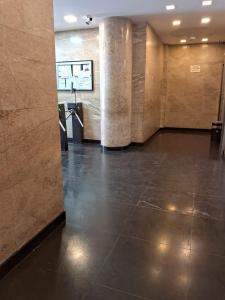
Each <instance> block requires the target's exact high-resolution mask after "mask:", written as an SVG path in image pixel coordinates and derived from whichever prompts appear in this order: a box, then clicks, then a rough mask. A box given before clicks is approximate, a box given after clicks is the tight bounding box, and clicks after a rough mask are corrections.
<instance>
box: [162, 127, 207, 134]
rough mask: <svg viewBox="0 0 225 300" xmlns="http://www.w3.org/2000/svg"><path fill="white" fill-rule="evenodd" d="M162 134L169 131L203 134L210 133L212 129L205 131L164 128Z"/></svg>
mask: <svg viewBox="0 0 225 300" xmlns="http://www.w3.org/2000/svg"><path fill="white" fill-rule="evenodd" d="M160 131H161V132H166V131H167V132H168V131H173V132H175V131H176V132H183V133H185V132H190V133H198V132H202V133H210V132H211V129H204V128H177V127H163V128H160Z"/></svg>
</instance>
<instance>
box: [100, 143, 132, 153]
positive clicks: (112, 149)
mask: <svg viewBox="0 0 225 300" xmlns="http://www.w3.org/2000/svg"><path fill="white" fill-rule="evenodd" d="M130 145H131V144H130ZM130 145H127V146H123V147H106V146H101V148H102V152H108V151H124V150H127V149H128V148H129V147H130Z"/></svg>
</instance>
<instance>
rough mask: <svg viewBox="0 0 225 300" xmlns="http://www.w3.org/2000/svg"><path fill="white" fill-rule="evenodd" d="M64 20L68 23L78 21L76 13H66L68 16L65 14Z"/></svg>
mask: <svg viewBox="0 0 225 300" xmlns="http://www.w3.org/2000/svg"><path fill="white" fill-rule="evenodd" d="M64 20H65V21H66V22H67V23H76V22H77V17H76V16H74V15H66V16H64Z"/></svg>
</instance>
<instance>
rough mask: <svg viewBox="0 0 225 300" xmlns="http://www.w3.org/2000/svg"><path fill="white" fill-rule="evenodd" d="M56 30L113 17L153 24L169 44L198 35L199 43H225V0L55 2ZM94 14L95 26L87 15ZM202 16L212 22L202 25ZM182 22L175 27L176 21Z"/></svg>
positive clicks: (82, 26)
mask: <svg viewBox="0 0 225 300" xmlns="http://www.w3.org/2000/svg"><path fill="white" fill-rule="evenodd" d="M167 4H175V5H176V10H175V11H166V9H165V5H167ZM68 14H73V15H75V16H76V17H77V18H78V21H77V23H75V24H73V25H71V24H67V23H66V22H65V21H64V19H63V17H64V15H68ZM54 15H55V31H64V30H71V29H82V28H90V27H97V26H98V24H99V22H100V21H101V20H102V19H103V18H105V17H109V16H126V17H129V18H130V19H131V20H132V21H133V22H134V23H139V22H149V23H150V24H151V25H152V27H153V28H154V29H155V31H156V32H157V33H158V35H159V36H160V38H161V40H162V41H163V42H164V43H165V44H178V43H179V41H180V39H181V38H187V39H188V42H190V43H193V42H191V41H190V40H189V38H190V37H191V36H196V37H197V39H196V40H195V43H199V42H200V41H201V39H202V38H203V37H208V38H209V42H218V41H225V0H213V5H212V6H209V7H203V6H202V0H76V1H75V0H54ZM85 15H91V16H92V17H93V23H92V25H91V26H88V25H86V24H85V20H84V16H85ZM202 17H210V18H211V23H210V24H208V25H202V24H201V18H202ZM175 19H180V20H181V21H182V24H181V26H179V27H178V28H175V27H173V26H172V21H173V20H175Z"/></svg>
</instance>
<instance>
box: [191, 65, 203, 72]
mask: <svg viewBox="0 0 225 300" xmlns="http://www.w3.org/2000/svg"><path fill="white" fill-rule="evenodd" d="M200 72H201V66H199V65H192V66H191V73H200Z"/></svg>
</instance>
